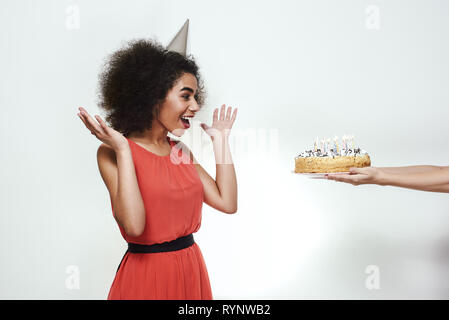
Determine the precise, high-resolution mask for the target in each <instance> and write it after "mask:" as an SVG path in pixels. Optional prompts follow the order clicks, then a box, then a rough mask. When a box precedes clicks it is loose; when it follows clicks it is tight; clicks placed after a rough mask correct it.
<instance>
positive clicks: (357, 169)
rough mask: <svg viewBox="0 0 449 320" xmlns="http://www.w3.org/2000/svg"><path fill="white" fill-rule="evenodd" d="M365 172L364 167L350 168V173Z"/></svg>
mask: <svg viewBox="0 0 449 320" xmlns="http://www.w3.org/2000/svg"><path fill="white" fill-rule="evenodd" d="M364 172H365V170H364V169H363V168H357V167H352V168H349V173H350V174H357V173H364Z"/></svg>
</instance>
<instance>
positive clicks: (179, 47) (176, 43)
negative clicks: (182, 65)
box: [167, 19, 189, 56]
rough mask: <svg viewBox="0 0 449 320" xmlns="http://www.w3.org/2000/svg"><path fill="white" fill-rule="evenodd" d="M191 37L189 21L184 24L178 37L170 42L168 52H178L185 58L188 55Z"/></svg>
mask: <svg viewBox="0 0 449 320" xmlns="http://www.w3.org/2000/svg"><path fill="white" fill-rule="evenodd" d="M188 35H189V19H187V20H186V22H184V25H183V26H182V28H181V29H180V30H179V31H178V33H177V34H176V36H175V37H174V38H173V39H172V40H171V41H170V43H169V44H168V46H167V50H170V51H176V52H179V53H180V54H182V55H183V56H185V55H186V53H187V37H188Z"/></svg>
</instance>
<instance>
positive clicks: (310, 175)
mask: <svg viewBox="0 0 449 320" xmlns="http://www.w3.org/2000/svg"><path fill="white" fill-rule="evenodd" d="M292 173H294V174H297V175H300V176H304V177H307V178H310V179H326V177H325V175H326V174H348V173H349V171H347V172H319V173H318V172H316V173H299V172H295V170H292Z"/></svg>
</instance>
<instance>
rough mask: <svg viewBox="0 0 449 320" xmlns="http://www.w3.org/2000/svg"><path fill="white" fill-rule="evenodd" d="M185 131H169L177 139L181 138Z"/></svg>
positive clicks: (179, 129) (177, 129)
mask: <svg viewBox="0 0 449 320" xmlns="http://www.w3.org/2000/svg"><path fill="white" fill-rule="evenodd" d="M186 130H187V129H185V128H176V129H173V131H170V133H171V134H173V135H175V136H177V137H181V136H182V135H184V133H185V132H186Z"/></svg>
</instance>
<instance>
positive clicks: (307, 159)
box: [295, 135, 371, 173]
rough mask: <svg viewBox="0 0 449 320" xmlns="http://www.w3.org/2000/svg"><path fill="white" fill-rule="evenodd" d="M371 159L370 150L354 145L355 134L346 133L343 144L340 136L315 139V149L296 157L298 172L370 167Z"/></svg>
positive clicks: (324, 171)
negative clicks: (331, 139)
mask: <svg viewBox="0 0 449 320" xmlns="http://www.w3.org/2000/svg"><path fill="white" fill-rule="evenodd" d="M370 165H371V159H370V157H369V155H368V152H366V151H365V150H363V149H361V148H359V147H357V148H356V147H355V146H354V136H347V135H344V136H343V137H342V144H341V148H340V144H339V141H338V137H334V139H333V143H332V144H331V141H330V139H322V140H321V141H320V143H319V140H318V138H317V139H316V140H315V144H314V148H313V150H306V151H304V152H302V153H300V154H299V155H298V156H296V157H295V172H296V173H331V172H348V171H349V168H351V167H368V166H370Z"/></svg>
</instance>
